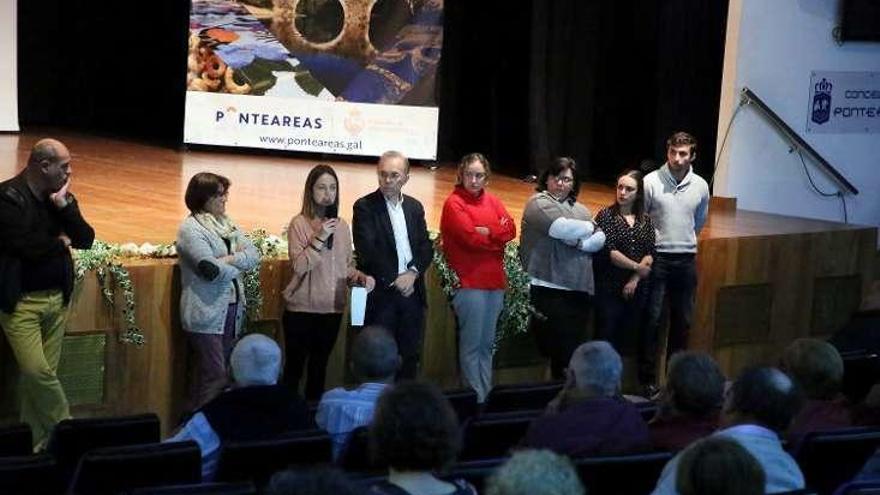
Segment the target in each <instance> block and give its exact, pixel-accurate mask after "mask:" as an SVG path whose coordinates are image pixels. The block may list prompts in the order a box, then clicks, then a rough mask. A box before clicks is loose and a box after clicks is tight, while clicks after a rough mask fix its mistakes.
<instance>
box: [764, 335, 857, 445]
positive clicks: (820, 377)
mask: <svg viewBox="0 0 880 495" xmlns="http://www.w3.org/2000/svg"><path fill="white" fill-rule="evenodd" d="M780 367H781V368H782V371H785V372H786V373H787V374H788V376H790V377H791V379H792V380H794V381H795V383H797V384H798V387H800V389H801V391H803V393H804V396H805V398H806V401H805V402H804V406H803V407H802V408H801V410H800V412H799V413H798V414H797V415H795V417H794V419H793V420H792V422H791V426H790V427H789V429H788V432H787V434H786V438H787V440H788V442H789V444H788V449H789V450H790V451H792V452H796V451H797V449H798V447H799V446H800V443H801V441H802V440H803V439H804V436H806V434H807V433H810V432H811V431H818V430H833V429H835V428H846V427H849V426H852V416H851V413H850V406H849V402H848V401H847V400H846V398H845V397H844V396H843V394H841V393H840V386H841V384H842V383H843V359H841V357H840V353H838V352H837V349H835V348H834V346H832V345H831V344H829V343H828V342H825V341H823V340H818V339H808V338H804V339H797V340H795V341H794V342H792V343H791V344H789V346H788V347H786V348H785V351H784V352H783V354H782V359H781V362H780Z"/></svg>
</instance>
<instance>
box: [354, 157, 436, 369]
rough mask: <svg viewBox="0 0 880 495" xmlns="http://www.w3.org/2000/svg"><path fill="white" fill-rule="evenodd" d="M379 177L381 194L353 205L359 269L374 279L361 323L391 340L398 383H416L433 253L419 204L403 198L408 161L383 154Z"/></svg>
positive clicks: (404, 196) (360, 200) (413, 199)
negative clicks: (398, 363)
mask: <svg viewBox="0 0 880 495" xmlns="http://www.w3.org/2000/svg"><path fill="white" fill-rule="evenodd" d="M377 174H378V178H379V189H378V190H376V191H374V192H372V193H370V194H367V195H366V196H364V197H362V198H360V199H358V200H357V201H356V202H355V204H354V219H353V221H352V230H353V231H354V248H355V251H356V258H357V265H358V269H359V270H361V271H362V272H364V273H365V274H367V275H371V276H372V277H373V278H375V279H376V288H375V289H373V290H372V291H371V292H370V295H369V297H368V298H367V312H366V316H365V321H364V323H365V324H366V325H379V326H382V327H385V328H386V329H388V331H390V332H391V333H392V335H394V339H395V340H396V341H397V347H398V350H399V351H400V356H401V358H402V361H403V362H402V363H401V367H400V372H399V373H398V377H399V378H415V376H416V374H417V372H418V366H419V358H420V354H421V349H422V336H423V334H424V328H425V305H426V297H425V272H426V271H427V270H428V267H429V266H430V265H431V259H432V258H433V256H434V249H433V247H432V245H431V241H430V240H429V239H428V228H427V226H426V224H425V210H424V208H422V204H421V203H419V201H418V200H416V199H415V198H412V197H410V196H406V195H404V194H403V193H402V192H401V190H402V189H403V186H404V184H406V182H407V181H408V180H409V160H407V158H406V157H405V156H404V155H403V154H402V153H399V152H397V151H388V152H385V153H384V154H383V155H382V156H381V157H380V158H379V164H378V166H377Z"/></svg>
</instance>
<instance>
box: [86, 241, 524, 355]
mask: <svg viewBox="0 0 880 495" xmlns="http://www.w3.org/2000/svg"><path fill="white" fill-rule="evenodd" d="M245 235H246V236H247V237H248V239H250V240H251V242H252V243H253V244H254V247H255V248H256V249H257V251H258V252H259V253H260V256H261V257H262V259H274V258H279V257H281V256H283V255H285V254H287V245H286V242H285V241H284V240H283V238H281V237H279V236H275V235H271V234H269V233H268V232H266V231H265V230H263V229H256V230H254V231H252V232H249V233H247V234H245ZM429 235H430V238H431V241H432V242H433V243H434V259H433V262H434V270H435V273H436V274H437V276H438V277H439V281H440V288H441V290H442V291H443V293H444V294H445V295H446V297H447V298H449V299H451V298H452V296H453V295H454V294H455V291H456V290H458V289H459V288H460V287H461V281H460V280H459V278H458V274H456V273H455V270H453V269H452V268H451V267H450V266H449V263H448V262H447V260H446V256H445V255H444V253H443V246H442V244H441V241H440V235H439V233H438V232H430V233H429ZM518 250H519V244H518V243H517V242H516V241H511V242H508V243H507V245H506V246H505V247H504V260H503V263H504V272H505V274H506V275H507V290H506V291H505V293H504V309H503V310H502V311H501V316H500V318H499V320H498V328H497V331H496V334H495V347H496V349H497V347H498V345H499V343H500V342H502V341H504V340H505V339H508V338H510V337H512V336H515V335H519V334H522V333H525V332H526V331H528V327H529V320H530V319H531V316H532V315H533V314H534V313H535V308H534V307H533V306H532V305H531V303H530V302H529V276H528V274H527V273H526V271H525V270H524V269H523V267H522V264H521V263H520V260H519V253H518ZM73 256H74V262H75V277H76V284H77V287H78V286H79V284H80V283H81V282H82V280H83V278H84V277H85V274H86V273H87V272H95V276H96V277H97V279H98V284H99V286H100V288H101V294H102V296H103V299H104V302H105V303H106V304H107V305H108V306H109V307H111V308H113V307H115V303H116V301H115V294H116V291H117V290H120V291H122V298H123V301H124V306H123V308H122V316H123V319H124V322H125V331H124V332H123V333H122V334H121V335H120V336H119V340H120V341H121V342H124V343H128V344H134V345H138V346H142V345H143V344H144V342H145V338H144V334H143V332H142V331H141V329H140V328H139V327H138V326H137V323H136V321H137V319H136V315H135V295H134V285H133V284H132V282H131V275H130V274H129V272H128V270H127V269H126V268H125V267H124V266H123V265H122V262H121V261H122V260H124V259H127V258H138V257H139V258H174V257H177V251H176V249H175V246H174V244H159V245H157V246H154V245H151V244H143V245H141V246H137V245H135V244H131V243H129V244H123V245H118V244H111V243H107V242H103V241H99V240H96V241H95V242H94V244H93V245H92V248H91V249H82V250H77V249H75V250H73ZM260 267H261V264H259V263H258V264H257V266H256V267H255V268H254V269H252V270H249V271H247V272H245V273H244V276H243V283H244V292H245V299H246V301H247V306H246V313H247V317H248V321H249V322H253V321H257V320H258V319H259V314H260V313H261V312H262V309H263V290H262V285H261V283H260ZM108 275H110V277H109V278H111V279H112V281H113V285H111V284H110V283H109V280H108Z"/></svg>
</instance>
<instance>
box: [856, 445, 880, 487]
mask: <svg viewBox="0 0 880 495" xmlns="http://www.w3.org/2000/svg"><path fill="white" fill-rule="evenodd" d="M855 480H856V481H876V480H880V449H877V451H876V452H874V455H872V456H871V457H869V458H868V462H866V463H865V465H864V466H862V470H861V471H859V474H857V475H856V478H855Z"/></svg>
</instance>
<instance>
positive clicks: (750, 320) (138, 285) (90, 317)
mask: <svg viewBox="0 0 880 495" xmlns="http://www.w3.org/2000/svg"><path fill="white" fill-rule="evenodd" d="M44 135H46V133H40V134H37V133H33V132H24V133H20V134H0V180H5V179H7V178H9V177H11V176H13V175H14V174H15V173H17V172H18V171H19V170H20V168H21V166H22V165H23V164H24V163H25V161H26V159H27V155H28V153H29V151H30V148H31V146H32V145H33V143H34V142H35V141H36V140H37V139H38V138H40V137H42V136H44ZM52 135H53V136H54V137H57V138H59V139H61V140H62V141H64V142H65V143H66V144H67V145H68V146H69V148H70V149H71V152H72V154H73V174H74V178H73V186H72V190H73V191H74V193H75V194H76V195H77V197H78V199H79V201H80V203H81V207H82V210H83V212H84V215H85V217H86V218H87V219H88V220H89V222H90V223H91V224H92V225H93V226H94V227H95V229H96V231H97V236H98V238H99V239H102V240H105V241H109V242H135V243H142V242H152V243H164V242H170V241H171V240H173V239H174V236H175V233H176V230H177V227H178V225H179V223H180V221H181V220H182V219H183V218H184V217H185V215H186V214H187V211H186V208H185V206H184V204H183V192H184V190H185V188H186V184H187V181H188V180H189V178H190V177H191V176H192V175H193V174H195V173H197V172H200V171H213V172H216V173H219V174H222V175H225V176H227V177H229V178H230V180H231V183H232V186H231V189H230V192H231V194H230V198H229V204H228V210H229V212H230V214H231V215H232V216H233V218H235V219H236V220H237V221H238V222H239V224H240V225H241V226H242V228H244V229H245V230H250V229H254V228H264V229H266V230H267V231H269V232H271V233H280V232H281V231H282V229H283V228H284V226H286V224H287V223H288V222H289V220H290V218H291V217H292V216H293V215H294V214H295V213H296V212H298V211H299V208H300V198H301V195H302V188H303V183H304V181H305V177H306V175H307V173H308V171H309V169H310V168H311V167H312V166H313V165H314V164H316V163H318V162H319V160H318V159H317V158H316V159H315V160H306V159H301V158H296V159H294V158H289V157H283V156H249V155H247V154H244V153H239V152H236V153H228V152H222V151H185V150H174V149H169V148H163V147H159V146H153V145H149V144H144V143H139V142H132V141H126V140H121V139H107V138H104V137H96V136H89V135H86V134H81V133H70V132H62V133H53V134H52ZM329 163H330V164H331V165H332V166H333V167H334V168H335V169H336V170H337V172H338V174H339V176H340V191H341V206H340V215H341V216H342V217H343V218H345V219H347V220H350V218H351V205H352V203H353V202H354V200H355V199H356V198H358V197H360V196H362V195H364V194H367V193H368V192H371V191H372V190H374V189H375V187H376V176H375V171H374V168H373V167H372V166H370V165H369V164H364V163H360V164H355V163H349V162H329ZM454 176H455V170H454V167H453V166H444V167H441V168H440V169H438V170H437V171H429V170H427V169H424V168H414V169H413V171H412V174H411V179H410V181H409V183H408V184H407V185H406V187H405V192H406V193H407V194H409V195H411V196H414V197H416V198H418V199H419V200H421V201H422V203H423V204H424V206H425V211H426V216H427V221H428V225H429V228H431V229H434V230H436V229H437V226H438V225H439V221H440V213H441V210H442V205H443V201H444V200H445V198H446V197H447V196H448V194H449V193H450V191H451V190H452V188H453V186H454V180H455V178H454ZM489 187H490V190H491V191H492V192H493V193H494V194H496V195H497V196H499V197H500V198H501V200H502V201H503V202H504V204H505V205H506V206H507V208H508V209H509V211H510V212H511V214H512V215H513V216H514V218H516V220H517V225H518V224H519V220H520V217H521V215H522V208H523V206H524V205H525V202H526V200H527V199H528V197H529V196H530V195H531V194H532V193H533V188H534V185H533V184H527V183H524V182H521V181H519V180H517V179H515V178H511V177H505V176H503V175H500V174H499V175H493V176H492V177H491V179H490V186H489ZM580 200H581V201H582V202H583V203H585V204H586V205H587V206H588V207H589V208H590V209H591V211H593V213H596V212H597V211H598V209H599V208H601V207H603V206H605V205H607V204H609V203H611V201H613V191H612V189H611V188H610V187H608V186H604V185H599V184H592V183H590V184H585V185H584V186H583V187H582V190H581V194H580ZM876 242H877V229H876V228H875V227H865V226H858V225H847V224H840V223H834V222H825V221H817V220H808V219H802V218H793V217H784V216H779V215H768V214H763V213H757V212H750V211H743V210H738V209H736V206H735V201H732V200H726V199H723V198H713V202H712V205H711V208H710V217H709V221H708V224H707V225H706V227H705V228H704V230H703V232H702V234H701V236H700V241H699V254H698V257H697V263H698V269H699V281H698V291H697V304H696V309H695V315H694V328H693V330H692V332H691V336H690V347H691V348H694V349H700V350H705V351H707V352H710V353H712V355H713V356H715V357H716V359H718V361H719V363H720V364H721V367H722V369H723V370H724V372H725V373H727V375H728V376H733V375H734V374H735V373H736V372H738V371H739V370H740V369H742V368H743V367H745V366H748V365H752V364H770V363H775V362H776V360H777V358H778V355H779V352H780V351H781V349H782V348H783V347H784V346H785V345H786V344H788V343H789V342H790V341H792V340H793V339H795V338H798V337H801V336H819V337H824V336H827V335H829V334H831V333H833V332H834V331H836V330H837V329H839V328H840V327H841V326H842V325H843V324H844V323H845V322H846V321H847V320H848V319H849V317H850V316H851V314H852V313H853V312H854V311H855V310H857V309H858V308H859V306H860V304H861V303H862V301H863V299H864V298H865V297H866V296H868V295H869V293H870V290H871V285H872V283H873V282H874V276H873V274H874V273H875V272H874V265H875V260H876V257H877V249H876V246H877V244H876ZM125 265H126V267H127V268H128V270H129V272H130V274H131V279H132V282H133V284H134V288H135V297H136V301H135V307H136V313H137V323H138V325H139V327H140V328H141V329H142V330H143V332H144V334H145V336H146V344H145V345H144V346H142V347H135V346H132V345H129V344H122V343H119V341H118V336H119V334H120V332H121V331H122V323H123V320H122V317H121V310H120V309H118V308H117V309H115V310H113V309H109V308H108V307H107V306H106V305H105V304H104V303H103V301H102V296H101V292H100V288H99V286H98V283H97V281H96V280H95V277H94V276H87V277H86V280H85V281H84V283H83V284H82V287H81V288H80V290H79V294H78V296H77V298H76V300H75V303H74V305H73V308H72V314H71V320H70V325H69V329H68V334H67V338H66V341H65V350H64V356H63V357H62V366H61V370H60V374H61V377H62V381H63V383H64V385H65V388H66V389H67V391H68V395H69V396H70V397H71V403H72V404H73V405H74V408H73V412H74V414H75V415H77V416H92V415H109V414H133V413H140V412H147V411H151V412H155V413H157V414H158V415H159V417H160V418H161V420H162V425H163V431H164V432H166V433H167V432H168V431H169V430H170V429H171V428H173V426H174V425H175V424H176V421H177V420H178V419H179V417H180V414H181V412H182V407H183V398H184V395H185V390H186V381H187V379H186V360H187V358H188V356H187V353H186V345H185V339H184V336H183V332H182V330H181V329H180V323H179V317H178V311H177V307H178V306H177V305H178V297H179V293H180V288H179V274H178V271H177V270H176V266H175V263H174V261H173V260H132V261H130V262H126V263H125ZM288 273H289V263H288V261H287V260H284V259H279V260H267V261H264V263H263V269H262V286H263V294H264V298H265V303H264V308H263V312H262V314H261V315H260V318H259V322H258V326H259V327H260V328H261V329H262V330H264V331H267V332H269V333H274V334H276V335H279V334H280V331H279V330H280V323H279V321H280V313H281V297H280V292H281V289H282V288H283V287H284V285H285V284H286V282H287V279H288V277H289V275H288ZM426 276H427V282H428V286H429V308H428V317H427V320H428V327H427V329H426V334H425V335H426V336H425V342H424V351H423V360H422V376H424V377H425V378H426V379H428V380H431V381H434V382H436V383H438V384H440V385H441V386H443V387H446V388H453V387H457V386H459V385H460V383H459V378H458V370H457V359H456V357H455V356H456V348H455V346H456V339H455V323H454V318H453V315H452V312H451V310H450V308H449V305H448V303H447V301H446V298H445V296H444V295H443V294H442V292H441V291H440V288H439V284H438V282H437V280H436V277H435V274H434V273H433V270H429V272H428V273H427V274H426ZM116 297H117V300H120V299H121V294H119V293H117V294H116ZM279 337H280V335H279ZM347 337H348V329H347V328H344V329H343V331H342V332H341V334H340V338H339V340H338V342H337V346H336V349H335V350H334V352H333V355H332V356H331V363H330V369H329V370H328V383H327V385H328V387H333V386H337V385H339V384H342V383H344V382H345V372H344V370H345V365H344V363H345V350H346V341H347V340H348V339H347ZM0 340H2V339H0ZM630 340H632V339H630ZM518 345H519V347H520V349H519V351H520V352H518V353H517V352H513V353H512V354H515V355H518V356H519V360H518V361H517V359H505V363H503V364H502V367H501V368H500V369H498V370H496V377H497V380H498V381H499V382H517V381H529V380H537V379H541V378H543V377H544V373H545V370H544V366H543V365H542V363H541V362H540V361H538V362H537V363H536V361H535V360H534V352H533V350H532V349H531V348H530V347H531V341H530V340H528V339H524V340H523V342H520V343H518ZM631 345H632V342H625V343H624V354H627V352H626V351H627V350H628V349H629V348H630V347H631ZM523 347H524V348H525V352H522V351H523V349H522V348H523ZM502 354H506V353H505V352H502ZM523 356H525V358H523ZM626 362H627V366H626V384H627V385H628V386H631V385H632V384H633V383H634V372H633V371H634V370H632V368H633V366H631V361H630V360H629V358H627V361H626ZM14 376H15V365H14V359H13V358H12V356H11V355H10V351H9V349H8V346H6V344H5V342H2V343H0V421H10V420H12V419H14V417H15V416H16V410H17V407H16V404H15V401H14V389H15V387H14V384H15V379H14Z"/></svg>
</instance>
